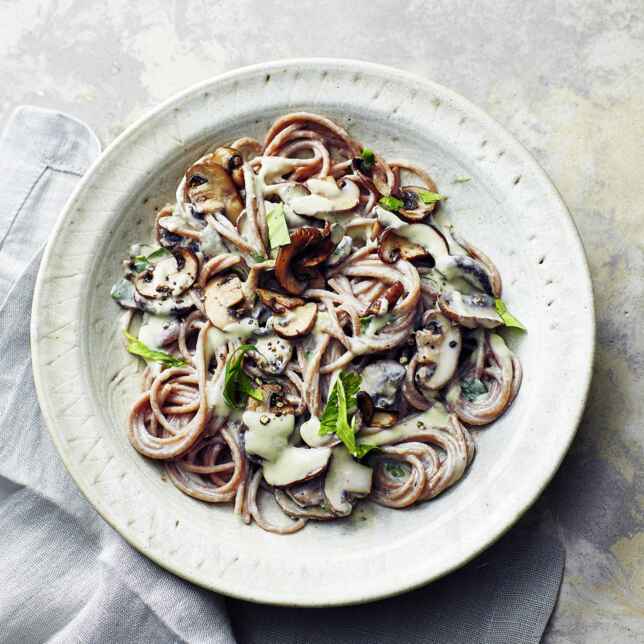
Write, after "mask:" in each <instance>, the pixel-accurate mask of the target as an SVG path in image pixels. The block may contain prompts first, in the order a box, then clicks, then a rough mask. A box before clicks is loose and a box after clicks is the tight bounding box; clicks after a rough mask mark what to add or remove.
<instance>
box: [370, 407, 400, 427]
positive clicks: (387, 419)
mask: <svg viewBox="0 0 644 644" xmlns="http://www.w3.org/2000/svg"><path fill="white" fill-rule="evenodd" d="M398 417H399V414H398V412H396V411H385V410H384V409H378V410H377V411H376V412H375V414H374V415H373V416H372V418H371V422H370V423H369V427H382V428H387V427H393V426H394V425H395V424H396V423H397V422H398Z"/></svg>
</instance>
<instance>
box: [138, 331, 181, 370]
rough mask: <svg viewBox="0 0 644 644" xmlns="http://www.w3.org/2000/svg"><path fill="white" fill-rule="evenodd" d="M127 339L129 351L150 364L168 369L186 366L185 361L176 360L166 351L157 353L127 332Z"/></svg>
mask: <svg viewBox="0 0 644 644" xmlns="http://www.w3.org/2000/svg"><path fill="white" fill-rule="evenodd" d="M125 337H126V338H127V350H128V351H129V352H130V353H131V354H132V355H135V356H140V357H141V358H144V359H145V360H149V361H150V362H160V363H161V364H162V365H165V366H166V367H183V366H185V364H186V362H185V360H181V358H175V357H174V356H171V355H170V354H169V353H166V352H165V351H155V350H153V349H150V347H148V346H147V345H146V344H145V343H143V342H141V340H139V339H138V338H137V337H135V336H133V335H132V334H131V333H128V332H127V331H125Z"/></svg>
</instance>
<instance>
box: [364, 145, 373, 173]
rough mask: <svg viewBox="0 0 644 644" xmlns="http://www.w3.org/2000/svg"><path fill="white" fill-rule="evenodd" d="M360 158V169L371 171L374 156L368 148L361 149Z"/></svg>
mask: <svg viewBox="0 0 644 644" xmlns="http://www.w3.org/2000/svg"><path fill="white" fill-rule="evenodd" d="M360 158H361V159H362V167H363V168H364V169H365V170H367V171H369V170H371V169H372V168H373V166H374V164H375V163H376V155H375V154H374V153H373V150H372V149H370V148H362V152H361V153H360Z"/></svg>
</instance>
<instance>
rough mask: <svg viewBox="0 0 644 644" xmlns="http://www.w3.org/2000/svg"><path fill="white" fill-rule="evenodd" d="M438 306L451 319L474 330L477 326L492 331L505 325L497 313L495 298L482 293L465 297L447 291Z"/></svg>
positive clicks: (442, 294) (453, 291) (439, 300)
mask: <svg viewBox="0 0 644 644" xmlns="http://www.w3.org/2000/svg"><path fill="white" fill-rule="evenodd" d="M438 306H439V307H440V309H441V311H442V312H443V313H444V314H445V315H446V316H447V317H448V318H449V319H450V320H454V321H455V322H458V323H459V324H461V325H463V326H464V327H467V328H468V329H474V328H476V327H477V326H482V327H485V328H486V329H492V328H494V327H497V326H499V325H500V324H503V320H502V319H501V318H500V316H499V314H498V313H497V312H496V307H495V304H494V298H493V297H490V296H489V295H484V294H482V293H476V294H475V295H463V294H462V293H459V292H458V291H455V290H451V289H448V290H445V291H443V292H442V293H441V294H440V296H439V298H438Z"/></svg>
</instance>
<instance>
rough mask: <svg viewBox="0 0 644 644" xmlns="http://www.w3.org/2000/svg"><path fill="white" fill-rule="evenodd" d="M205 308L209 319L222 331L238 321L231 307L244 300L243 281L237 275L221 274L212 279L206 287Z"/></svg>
mask: <svg viewBox="0 0 644 644" xmlns="http://www.w3.org/2000/svg"><path fill="white" fill-rule="evenodd" d="M203 293H204V308H205V309H206V315H207V316H208V319H209V320H210V321H211V322H212V323H213V324H214V326H216V327H217V328H218V329H221V330H222V331H223V330H225V327H226V326H227V325H228V324H234V323H235V322H237V318H236V317H235V316H234V315H233V314H232V312H231V308H232V307H235V306H238V305H239V304H241V303H242V302H244V293H243V291H242V283H241V281H240V279H239V277H237V275H233V274H228V275H220V276H216V277H214V278H213V279H211V280H210V281H209V282H208V284H206V288H205V289H204V292H203Z"/></svg>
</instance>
